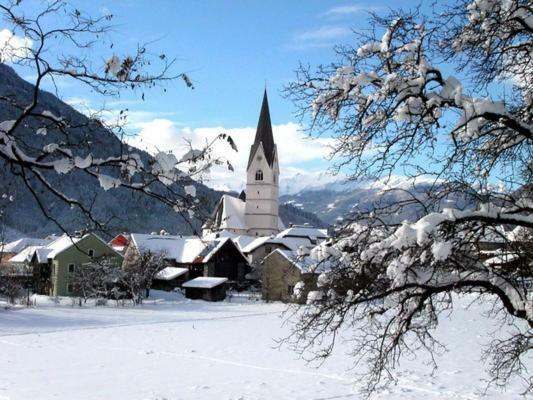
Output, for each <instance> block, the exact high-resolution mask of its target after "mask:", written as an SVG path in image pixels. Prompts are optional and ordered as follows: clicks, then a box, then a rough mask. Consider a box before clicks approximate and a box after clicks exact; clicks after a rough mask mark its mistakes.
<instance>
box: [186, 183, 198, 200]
mask: <svg viewBox="0 0 533 400" xmlns="http://www.w3.org/2000/svg"><path fill="white" fill-rule="evenodd" d="M184 189H185V194H187V195H188V196H191V197H196V186H194V185H187V186H185V187H184Z"/></svg>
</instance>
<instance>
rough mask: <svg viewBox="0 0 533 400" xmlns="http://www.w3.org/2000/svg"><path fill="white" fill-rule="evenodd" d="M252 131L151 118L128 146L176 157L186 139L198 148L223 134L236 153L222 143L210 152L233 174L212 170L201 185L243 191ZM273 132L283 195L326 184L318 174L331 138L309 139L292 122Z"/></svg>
mask: <svg viewBox="0 0 533 400" xmlns="http://www.w3.org/2000/svg"><path fill="white" fill-rule="evenodd" d="M255 130H256V128H255V127H245V128H224V127H206V128H190V127H179V126H177V125H176V124H175V123H174V122H173V121H171V120H168V119H154V120H153V121H150V122H148V123H145V124H144V126H143V128H142V129H141V131H140V133H139V134H138V135H137V136H135V137H133V138H131V139H130V140H129V143H130V144H131V145H133V146H135V147H138V148H140V149H142V150H147V151H149V152H150V153H155V152H157V151H172V152H174V153H175V154H176V155H177V156H178V157H179V156H180V155H182V154H184V153H185V152H186V151H187V144H186V140H190V142H191V144H192V145H193V147H195V148H200V147H203V146H205V144H206V143H207V142H211V141H212V140H213V139H215V138H216V137H217V136H218V135H219V134H220V133H227V134H229V135H230V136H231V137H232V138H233V140H234V141H235V143H236V145H237V147H238V149H239V151H238V152H235V151H233V150H231V148H230V146H229V145H228V144H227V143H224V142H218V143H217V144H216V145H215V146H214V148H213V151H214V155H216V156H222V157H223V158H225V159H227V160H228V161H229V162H230V163H231V164H232V165H233V166H234V168H235V171H234V172H231V171H229V170H228V169H227V168H226V167H225V166H219V167H214V168H213V169H212V170H211V173H210V174H209V176H208V177H207V179H206V180H205V183H207V184H208V185H209V186H211V187H214V188H216V189H223V190H235V191H239V190H241V189H243V188H244V183H245V180H246V166H247V162H248V156H249V152H250V147H251V145H252V143H253V140H254V137H255ZM273 131H274V140H275V142H276V144H277V147H278V156H279V160H280V170H281V177H280V188H281V189H282V191H283V192H288V191H291V192H294V190H293V189H291V188H294V187H296V186H298V187H300V186H301V187H302V188H303V187H304V186H307V185H311V184H313V183H325V182H326V180H325V179H326V178H325V174H324V173H323V172H322V171H323V169H324V168H325V166H324V164H325V163H324V158H325V157H326V156H327V155H328V154H329V147H328V146H329V145H330V144H331V141H332V139H329V138H319V139H310V138H308V137H307V136H306V135H305V133H304V132H302V130H301V126H300V125H298V124H295V123H292V122H289V123H287V124H282V125H274V126H273ZM309 166H311V168H309ZM320 174H322V175H324V178H322V180H320V179H318V178H319V175H320Z"/></svg>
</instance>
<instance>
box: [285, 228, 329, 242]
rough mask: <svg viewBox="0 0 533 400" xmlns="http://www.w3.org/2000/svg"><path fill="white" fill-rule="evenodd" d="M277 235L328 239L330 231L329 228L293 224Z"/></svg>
mask: <svg viewBox="0 0 533 400" xmlns="http://www.w3.org/2000/svg"><path fill="white" fill-rule="evenodd" d="M276 237H278V238H284V237H308V238H309V239H311V240H316V239H326V238H327V237H328V231H327V229H318V228H314V227H312V226H309V227H308V226H293V227H291V228H287V229H285V230H284V231H282V232H280V233H278V235H277V236H276Z"/></svg>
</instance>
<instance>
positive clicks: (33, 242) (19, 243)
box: [0, 236, 57, 266]
mask: <svg viewBox="0 0 533 400" xmlns="http://www.w3.org/2000/svg"><path fill="white" fill-rule="evenodd" d="M55 239H57V237H56V236H49V237H47V238H45V239H40V238H20V239H17V240H14V241H12V242H8V243H1V244H0V266H2V265H4V266H6V265H8V264H9V261H10V260H11V258H13V257H14V256H16V255H17V254H19V253H20V252H22V251H23V250H25V249H27V248H28V247H32V246H44V245H47V244H48V243H50V242H52V241H54V240H55Z"/></svg>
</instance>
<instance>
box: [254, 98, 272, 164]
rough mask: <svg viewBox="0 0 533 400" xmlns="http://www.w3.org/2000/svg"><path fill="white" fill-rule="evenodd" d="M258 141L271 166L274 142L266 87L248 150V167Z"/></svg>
mask: <svg viewBox="0 0 533 400" xmlns="http://www.w3.org/2000/svg"><path fill="white" fill-rule="evenodd" d="M259 143H263V150H264V151H265V157H266V160H267V162H268V165H270V166H272V164H273V163H274V158H275V144H274V135H273V134H272V123H271V122H270V110H269V108H268V97H267V91H266V88H265V94H264V95H263V104H262V105H261V114H260V115H259V122H258V123H257V131H256V132H255V140H254V144H253V145H252V151H251V152H250V158H249V159H248V167H250V164H251V162H252V159H253V157H254V155H255V153H256V152H257V148H258V147H259Z"/></svg>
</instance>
